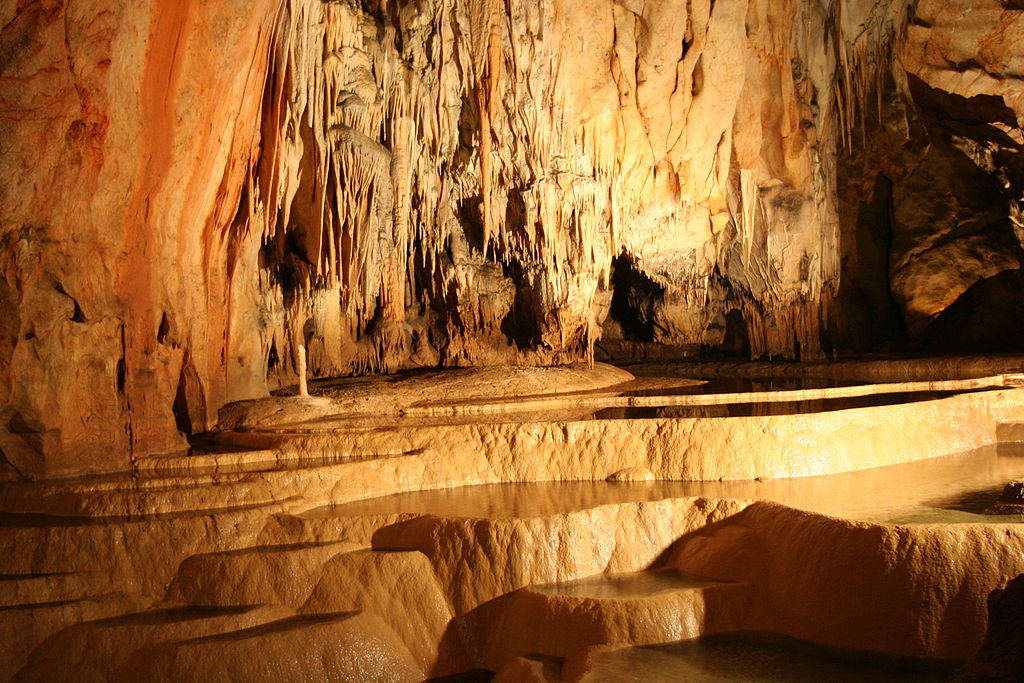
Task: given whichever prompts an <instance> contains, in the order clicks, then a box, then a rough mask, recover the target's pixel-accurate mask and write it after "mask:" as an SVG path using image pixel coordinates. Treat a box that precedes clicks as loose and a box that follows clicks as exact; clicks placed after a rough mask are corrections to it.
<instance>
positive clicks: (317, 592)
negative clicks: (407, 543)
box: [302, 550, 466, 674]
mask: <svg viewBox="0 0 1024 683" xmlns="http://www.w3.org/2000/svg"><path fill="white" fill-rule="evenodd" d="M352 610H356V611H360V612H367V613H370V614H373V615H375V616H377V617H379V618H380V619H381V621H383V622H384V623H386V624H387V625H388V626H390V627H391V629H392V630H393V631H394V632H395V635H396V636H397V637H398V638H399V640H401V641H402V643H404V644H405V646H406V647H407V648H408V649H409V652H410V653H411V654H412V656H413V659H415V660H416V662H417V664H418V665H419V667H420V668H421V669H422V670H423V671H425V672H427V673H431V672H433V673H435V674H443V673H452V672H456V671H461V670H463V669H464V668H465V666H466V662H465V661H464V660H463V658H462V657H461V656H460V654H459V652H458V651H453V649H452V644H451V643H450V642H444V635H445V629H446V628H447V627H448V622H449V621H450V620H451V618H452V609H451V606H450V605H449V603H448V599H447V597H446V596H445V594H444V592H443V591H442V590H441V586H440V584H438V582H437V578H436V577H435V576H434V569H433V567H432V566H431V564H430V562H429V561H428V560H427V558H426V557H425V556H424V555H423V554H421V553H418V552H390V551H381V550H364V551H356V552H349V553H345V554H342V555H338V556H336V557H334V558H333V559H331V560H330V561H329V562H328V563H327V565H326V566H324V568H323V572H322V575H321V578H320V581H319V582H318V583H317V585H316V588H315V589H314V590H313V592H312V594H311V595H310V596H309V600H307V601H306V604H305V605H303V607H302V613H303V614H329V613H334V612H347V611H352Z"/></svg>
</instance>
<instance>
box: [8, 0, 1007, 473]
mask: <svg viewBox="0 0 1024 683" xmlns="http://www.w3.org/2000/svg"><path fill="white" fill-rule="evenodd" d="M994 2H995V0H989V4H993V3H994ZM847 4H849V3H845V4H844V5H843V7H846V5H847ZM905 4H906V3H904V2H897V3H875V2H867V1H865V2H856V3H853V4H852V5H850V7H848V8H846V9H843V10H842V11H840V10H839V9H838V8H839V7H840V6H839V5H835V4H833V5H824V6H823V5H821V3H818V2H811V1H810V0H785V1H784V2H777V1H775V0H772V1H769V0H737V1H736V2H723V3H712V2H695V3H694V2H691V3H683V2H677V1H675V0H673V1H672V2H659V3H654V2H649V3H630V4H627V5H621V4H619V3H616V2H612V1H611V0H587V2H585V3H579V2H566V1H565V0H545V1H544V2H539V3H538V2H532V1H529V2H527V1H524V0H516V1H515V2H512V3H505V4H500V3H499V4H493V3H487V2H484V0H430V1H429V2H425V3H418V4H410V3H387V2H372V3H369V4H366V3H364V4H362V5H353V4H347V3H331V2H321V0H260V1H259V2H256V3H251V2H250V3H241V2H239V1H238V0H232V1H231V2H222V3H216V4H215V5H211V4H208V3H203V2H199V1H198V0H188V1H186V2H180V3H177V4H175V6H174V8H173V9H168V8H167V7H166V6H165V3H160V2H156V1H155V0H145V1H144V2H140V3H124V2H116V3H114V4H113V5H111V4H110V3H107V2H98V0H69V2H66V3H60V4H58V5H54V6H53V7H50V6H49V5H48V4H46V3H44V2H42V1H41V0H34V1H32V2H25V3H21V4H19V5H18V6H17V7H14V6H12V7H10V8H8V9H6V10H5V14H4V16H3V19H4V24H3V29H2V33H0V52H2V53H3V54H4V56H5V59H4V67H3V72H2V74H0V100H2V101H3V102H4V103H5V105H4V106H5V110H4V124H3V126H4V127H3V135H4V139H5V143H6V144H5V146H4V149H5V152H4V155H3V156H2V158H0V178H2V179H3V181H4V182H3V183H0V187H2V188H3V190H2V193H0V216H2V218H0V245H2V248H0V274H2V275H0V308H2V310H3V312H4V315H3V316H2V320H3V322H2V323H0V433H2V436H0V444H2V445H0V448H2V449H3V454H4V455H3V458H4V460H5V461H6V463H7V464H6V465H5V468H6V469H7V470H8V471H9V473H11V472H16V473H20V475H21V476H26V477H52V476H58V475H61V474H67V473H75V472H85V471H100V470H109V469H115V468H121V469H125V468H128V467H129V466H130V464H131V461H132V460H131V459H132V457H133V456H134V457H138V456H143V455H148V454H153V453H158V452H166V451H170V450H175V449H181V448H183V447H184V445H185V443H184V441H183V439H182V435H183V434H190V433H193V432H197V431H202V430H204V429H206V428H208V427H210V426H211V425H212V424H213V421H214V419H215V415H216V411H217V409H218V408H219V407H221V406H222V405H224V404H225V403H227V402H229V401H233V400H239V399H246V398H254V397H259V396H265V395H266V393H267V391H268V390H271V389H275V388H278V387H281V386H288V385H292V384H294V382H295V379H296V368H297V363H298V348H299V347H300V346H302V347H303V348H305V349H307V350H308V355H309V358H308V361H309V370H310V373H311V375H312V376H313V377H325V376H336V375H339V374H346V373H362V372H367V371H393V370H397V369H401V368H410V367H417V366H437V365H442V366H463V365H487V364H494V363H526V364H556V363H562V362H570V361H575V360H579V359H583V358H592V357H593V354H594V347H595V344H596V343H597V342H598V340H599V339H600V337H601V335H602V334H603V329H605V327H606V328H607V329H608V331H609V334H617V333H616V332H615V330H619V331H620V332H621V331H623V330H625V331H626V334H627V336H629V335H631V334H633V332H630V325H629V322H630V321H631V320H633V319H638V320H641V322H642V324H643V326H645V330H646V332H645V334H644V335H641V336H644V337H645V339H644V340H641V341H653V342H660V343H665V344H671V345H674V346H676V347H679V348H689V349H691V350H698V349H700V348H702V347H717V346H720V345H725V346H727V347H730V348H733V347H735V348H736V349H738V350H740V351H741V352H749V354H751V355H753V356H761V355H763V354H770V355H771V354H775V355H785V356H789V357H794V356H797V355H803V356H804V357H811V356H815V355H819V354H820V353H821V351H820V349H821V346H822V343H821V335H822V332H823V331H827V329H828V328H829V327H830V325H831V323H830V321H829V317H830V313H829V311H830V302H831V301H832V300H833V298H834V296H835V292H836V290H837V287H838V278H839V277H840V274H841V272H840V271H841V268H840V263H841V259H842V258H843V256H844V251H843V249H842V248H841V240H840V223H839V216H838V200H837V173H836V154H837V151H838V149H839V145H840V141H841V140H846V141H847V143H849V142H850V132H851V131H852V130H854V129H855V128H856V126H857V125H858V123H860V121H861V119H864V118H867V114H866V113H865V112H866V108H865V106H866V103H867V102H868V101H870V99H871V98H870V94H871V93H870V92H869V88H868V87H867V84H868V83H870V82H871V81H872V79H873V78H875V77H878V78H882V76H880V75H879V74H882V75H884V73H885V68H886V67H887V66H889V65H890V64H892V63H895V59H894V58H893V55H894V54H895V53H896V52H897V50H896V47H895V44H896V43H897V42H898V38H900V37H901V36H903V35H904V34H905V33H906V31H905V22H906V15H905ZM933 4H934V3H933ZM922 5H923V6H925V7H924V9H922V10H920V12H921V13H922V16H924V14H927V13H929V12H930V13H932V14H941V16H939V17H937V18H936V19H935V21H934V22H932V24H931V25H932V26H933V29H934V37H932V38H929V39H928V40H927V41H924V42H926V43H927V45H926V46H925V47H924V48H921V49H920V50H918V52H916V53H914V54H918V53H920V54H921V55H923V57H922V58H921V59H920V60H919V61H920V62H921V63H922V65H923V66H921V67H920V68H918V67H917V66H916V65H915V67H914V69H915V72H916V73H918V75H919V76H920V77H921V78H924V79H925V80H927V81H928V82H929V83H932V84H933V85H935V84H937V83H939V80H938V79H939V76H937V75H936V74H935V73H933V71H936V68H933V66H932V65H933V63H934V62H935V61H936V60H934V59H932V56H933V55H935V54H939V55H942V56H944V57H945V56H948V57H949V58H950V59H962V58H964V56H966V55H967V54H968V53H969V52H971V50H974V52H976V53H977V61H978V63H979V64H981V65H983V66H984V67H985V68H987V69H990V70H991V73H993V74H996V75H997V76H1000V77H1002V76H1003V75H1006V76H1010V75H1013V74H1015V73H1017V71H1018V70H1019V68H1018V67H1019V64H1018V63H1019V61H1020V56H1019V54H1018V52H1019V50H1018V49H1017V47H1016V44H1015V43H1014V42H1013V41H1012V40H1003V39H1002V38H1001V37H1003V36H1011V35H1014V34H1013V31H1014V30H1015V27H1016V25H1017V24H1016V23H1014V22H1017V21H1018V20H1017V19H1016V18H1014V17H1013V16H1012V15H1015V14H1016V12H1014V11H1011V10H1008V11H1006V12H1003V13H1002V14H1005V15H1008V17H1006V18H1004V17H1002V14H1000V15H999V16H996V13H995V12H993V11H992V10H993V9H995V6H994V5H993V7H988V6H986V7H985V8H982V9H980V10H979V12H980V14H979V16H982V15H983V16H984V18H985V20H986V21H988V22H989V24H990V25H991V30H988V31H975V30H973V28H972V30H971V32H969V33H967V34H964V35H969V36H971V38H969V39H964V38H958V37H956V36H960V35H961V34H963V32H962V31H961V32H959V33H958V31H960V27H959V25H958V24H957V23H956V22H957V21H959V20H958V19H956V16H957V15H956V14H955V12H954V11H953V10H952V9H951V10H949V12H948V13H946V14H942V13H941V12H938V10H936V9H934V8H931V5H929V4H928V3H922ZM929 8H930V9H929ZM1000 9H1001V8H1000ZM940 20H941V21H940ZM925 23H926V22H925V21H923V20H922V21H921V22H919V24H920V25H922V26H923V25H924V24H925ZM972 26H973V24H972ZM917 28H918V24H915V26H914V27H913V29H914V30H913V31H911V32H910V33H911V35H910V38H909V40H908V44H909V45H911V46H918V45H921V44H922V41H921V40H918V37H917V33H918V31H917ZM226 35H230V36H232V39H231V40H225V38H224V36H226ZM974 38H977V39H978V40H977V41H975V40H974ZM915 49H916V48H915ZM966 59H967V62H965V63H973V62H971V61H970V60H971V59H973V57H966ZM928 60H930V61H928ZM957 63H960V62H957ZM926 72H927V73H926ZM986 73H988V72H986ZM996 81H998V82H996ZM978 83H979V84H978V85H977V86H974V87H975V89H978V88H987V90H986V92H991V93H995V94H998V95H999V96H1002V97H1004V98H1005V99H1006V100H1007V102H1011V101H1012V102H1011V105H1010V106H1011V107H1013V106H1017V105H1016V104H1013V102H1017V101H1018V100H1019V93H1018V91H1017V90H1016V89H1015V88H1016V86H1015V85H1013V79H1011V78H1003V79H1002V80H1001V81H999V79H998V78H995V77H992V78H982V79H980V80H979V81H978ZM943 87H946V86H945V85H943ZM952 87H953V86H952V85H950V86H949V88H952ZM950 91H952V90H950ZM973 94H974V93H973V92H972V93H968V95H967V96H973ZM1007 149H1009V148H1007ZM1004 166H1005V164H1004ZM1002 232H1003V233H1005V230H1003V231H1002ZM999 244H1002V243H1001V242H1000V243H999ZM968 251H970V250H967V251H965V250H963V249H961V250H960V251H957V252H956V253H957V254H958V255H965V254H967V253H968ZM971 253H973V252H971ZM985 253H989V252H985ZM991 253H992V255H993V257H994V256H995V252H991ZM1014 253H1015V252H1014ZM1010 258H1012V255H1011V256H1007V254H1006V253H1004V252H999V259H997V260H996V264H997V266H998V268H1004V267H1005V266H1007V264H1008V263H1009V261H1008V260H1007V259H1010ZM613 260H614V261H615V263H616V264H617V265H615V266H614V270H615V271H616V272H614V273H613ZM973 262H974V263H975V265H976V266H977V267H976V268H975V269H974V271H975V272H974V274H973V275H970V276H969V277H967V278H966V279H964V278H962V279H961V280H962V282H960V285H958V286H963V285H966V284H968V282H969V281H970V280H971V279H972V278H974V279H976V278H977V277H987V275H988V274H989V273H990V272H991V271H992V270H993V268H996V267H997V266H986V265H984V264H985V263H987V260H986V259H985V258H983V255H981V256H979V258H977V259H974V261H973ZM633 275H635V276H636V277H634V276H633ZM911 279H912V280H914V279H916V278H911ZM613 280H615V281H617V282H619V284H618V285H616V284H614V283H613ZM922 286H923V285H922ZM613 289H615V290H616V292H613ZM903 290H906V291H908V292H911V294H910V295H908V296H910V298H911V299H914V300H916V298H917V297H916V295H914V294H913V292H915V291H917V286H916V285H915V284H914V283H911V284H910V285H908V286H907V287H902V288H901V291H903ZM926 298H928V297H926ZM933 303H934V302H933ZM939 303H943V302H939ZM928 306H932V304H928V305H925V303H924V302H922V304H921V306H917V305H916V304H914V305H911V306H910V307H908V309H907V310H908V311H912V312H915V315H916V311H918V309H919V308H920V309H921V310H924V309H927V308H928ZM932 307H934V306H932ZM605 323H607V325H606V326H605V325H604V324H605ZM646 337H649V339H646ZM638 339H639V338H638ZM740 340H745V341H742V342H741V341H740ZM69 369H70V371H69ZM86 397H89V398H88V400H85V399H86ZM99 435H103V436H102V437H100V436H99Z"/></svg>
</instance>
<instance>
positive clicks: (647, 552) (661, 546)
mask: <svg viewBox="0 0 1024 683" xmlns="http://www.w3.org/2000/svg"><path fill="white" fill-rule="evenodd" d="M744 505H745V503H744V502H740V501H724V500H723V501H714V500H705V499H702V498H679V499H669V500H661V501H652V502H638V503H624V504H611V505H602V506H598V507H595V508H591V509H587V510H578V511H575V512H567V513H562V514H553V515H547V516H539V517H524V518H515V517H508V518H498V519H465V518H445V517H433V516H426V517H420V518H417V519H413V520H410V521H407V522H401V523H399V524H395V525H393V526H390V527H383V528H381V529H380V530H379V531H378V532H377V533H376V534H374V537H373V545H374V547H375V548H389V549H398V548H402V549H410V550H412V549H415V550H419V551H420V552H422V553H423V554H424V555H426V556H427V557H428V558H429V559H430V561H431V563H432V564H433V566H434V570H435V571H436V572H437V576H438V579H439V580H440V582H441V585H442V587H443V588H444V590H445V592H446V593H447V594H448V595H449V596H450V599H451V601H452V606H453V608H454V612H455V614H456V615H461V614H464V613H466V612H469V611H470V610H472V609H474V608H476V607H478V606H479V605H481V604H483V603H485V602H487V601H489V600H491V599H493V598H496V597H498V596H501V595H504V594H506V593H509V592H511V591H513V590H516V589H517V588H522V587H524V586H529V585H532V584H545V583H552V582H556V581H572V580H575V579H580V578H583V577H585V576H592V575H594V574H599V573H602V572H629V571H637V570H640V569H642V568H644V567H646V566H648V565H649V564H650V563H652V562H653V561H654V560H655V559H656V558H657V557H658V556H659V555H660V554H661V553H662V552H664V551H665V549H666V548H668V547H669V545H671V543H672V542H673V541H674V540H675V539H676V538H678V537H679V536H681V535H683V534H685V533H687V532H690V531H693V530H696V529H699V528H701V527H703V526H704V525H706V524H708V523H709V522H711V521H715V520H720V519H723V518H725V517H727V516H729V515H732V514H735V513H736V512H738V511H739V510H741V509H742V508H743V506H744Z"/></svg>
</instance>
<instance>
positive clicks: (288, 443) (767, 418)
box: [0, 359, 1024, 682]
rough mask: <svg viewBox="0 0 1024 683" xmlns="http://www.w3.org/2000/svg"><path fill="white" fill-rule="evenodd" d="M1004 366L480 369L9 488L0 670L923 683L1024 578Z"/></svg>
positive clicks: (245, 414)
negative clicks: (297, 665) (296, 656)
mask: <svg viewBox="0 0 1024 683" xmlns="http://www.w3.org/2000/svg"><path fill="white" fill-rule="evenodd" d="M1001 363H1002V364H1000V362H994V361H991V360H979V359H974V360H969V359H968V360H961V361H958V362H956V363H946V365H945V366H941V365H940V366H939V367H938V368H936V366H935V364H924V365H922V364H918V365H904V366H902V368H901V367H900V366H896V367H895V369H893V368H891V367H890V372H892V374H893V376H892V377H890V378H889V379H890V380H891V381H888V382H885V381H880V379H882V377H880V376H879V373H880V369H879V367H878V366H875V365H872V364H870V363H864V362H860V363H850V364H842V363H839V364H830V366H806V367H805V368H803V370H804V371H806V373H807V376H806V377H800V376H793V375H792V373H794V372H797V371H798V370H800V368H799V367H798V366H778V367H777V368H776V369H777V370H778V372H777V373H776V374H775V375H774V376H767V377H757V376H750V375H756V374H757V373H758V372H763V371H764V368H763V367H757V366H742V365H741V366H737V365H731V366H715V365H705V366H700V367H699V368H696V367H694V366H684V365H680V366H671V365H664V364H662V365H657V366H649V367H639V366H638V367H634V368H632V369H633V370H636V371H637V373H636V374H634V373H631V372H629V371H627V370H624V369H619V368H613V367H610V366H601V365H598V366H597V367H595V368H594V369H593V370H591V369H588V368H586V367H576V368H561V369H558V368H554V369H547V370H544V369H537V368H512V369H507V368H503V369H493V370H479V369H476V370H467V371H459V372H446V373H433V374H431V373H413V374H408V375H405V376H398V377H394V378H387V379H378V380H365V379H364V380H353V381H350V382H341V381H331V382H323V383H313V385H312V387H311V393H312V394H313V395H312V396H309V397H295V396H291V395H286V394H282V395H278V396H273V397H270V398H267V399H260V400H256V401H249V402H242V403H238V404H233V405H229V406H227V407H226V408H225V409H224V410H223V411H222V412H221V423H220V428H219V429H218V430H216V431H214V432H210V433H207V434H205V435H203V436H202V438H201V439H197V440H196V442H195V447H194V448H193V449H192V450H190V451H189V452H182V453H169V454H165V455H161V456H154V457H150V458H146V459H143V460H140V461H138V462H137V463H135V465H134V467H133V469H132V470H131V471H126V472H120V473H104V474H102V475H99V474H98V475H96V476H92V477H79V478H73V479H63V480H61V479H57V480H49V481H42V482H7V483H4V484H3V485H2V487H0V511H2V513H3V514H2V516H0V551H2V556H3V557H5V558H7V559H5V560H4V561H3V565H2V567H0V573H2V574H3V578H2V579H0V589H3V592H2V595H3V596H4V600H5V603H4V605H5V606H4V607H3V610H4V614H5V619H4V620H3V623H2V625H0V630H2V631H3V633H2V634H0V635H3V636H4V637H5V638H6V640H5V641H4V642H6V645H4V648H6V650H7V657H6V658H5V659H4V661H5V662H6V664H5V666H6V667H7V668H6V669H4V670H3V671H0V674H2V675H3V676H10V675H13V674H15V673H16V672H19V671H20V674H19V676H20V678H19V680H53V679H54V678H61V677H71V676H73V675H75V674H76V673H77V672H81V671H94V672H115V673H114V675H113V677H114V678H115V679H118V680H122V679H123V680H128V679H133V680H137V679H138V678H139V677H140V676H141V677H143V678H151V677H154V676H156V677H159V676H161V675H164V674H162V673H160V672H162V671H164V670H165V669H166V671H169V672H172V673H173V675H174V676H175V677H181V678H194V677H196V676H198V675H199V672H201V671H205V670H208V669H209V667H210V666H213V664H211V661H213V660H211V657H213V658H214V659H216V657H217V656H219V655H218V654H217V653H221V652H223V651H224V650H223V648H224V647H228V644H230V649H231V650H232V651H233V652H235V651H237V652H236V654H234V655H232V656H233V657H243V658H248V659H247V661H252V662H262V661H264V660H266V662H267V665H268V666H269V665H270V659H267V658H273V657H279V656H281V655H280V653H281V652H283V651H285V650H287V649H288V648H291V647H293V646H294V644H296V643H302V644H303V648H306V649H304V650H303V651H304V652H306V653H307V655H308V657H310V658H314V659H316V660H317V661H322V660H323V658H324V657H327V658H330V657H333V656H335V655H334V654H331V653H334V652H335V650H333V649H331V648H332V647H334V646H332V645H331V643H336V642H350V641H351V642H353V643H354V642H359V643H362V645H358V646H356V645H353V646H352V647H353V648H354V649H352V648H349V649H347V650H346V651H345V656H344V658H343V660H338V663H337V666H338V667H341V668H344V667H346V666H348V667H356V668H355V669H353V670H354V671H355V670H368V669H365V667H369V666H371V662H378V663H379V662H380V661H382V660H380V659H379V658H380V657H381V656H383V655H381V653H382V652H386V653H388V654H387V656H386V657H385V659H386V667H385V669H386V670H387V671H389V672H399V673H401V672H406V673H401V675H398V674H395V675H396V676H398V678H397V679H396V680H406V679H408V680H415V679H417V678H418V677H419V678H429V677H443V676H457V675H467V676H469V675H470V672H476V673H472V676H477V677H478V678H479V677H481V676H483V677H485V678H486V677H489V676H492V675H493V676H494V678H495V680H501V681H514V680H530V679H532V680H546V681H562V680H587V681H598V680H601V681H614V680H633V679H634V678H635V677H637V676H639V677H640V678H642V679H643V680H695V681H709V682H710V681H733V680H754V681H803V680H808V681H809V680H821V679H822V677H825V678H827V679H829V680H836V681H843V680H865V681H876V680H877V681H884V680H912V681H933V680H935V681H937V680H942V679H943V677H945V676H947V675H948V674H949V673H950V672H951V671H952V670H953V669H955V668H956V667H957V666H958V665H959V663H960V662H962V661H963V660H964V658H966V657H967V656H969V655H970V654H971V653H972V652H973V651H974V650H975V649H977V647H978V644H979V643H980V642H981V639H982V636H983V634H984V631H985V624H986V604H985V601H986V598H987V596H988V593H989V592H990V591H991V590H992V589H993V588H996V587H998V586H1001V585H1003V584H1004V583H1005V582H1006V581H1007V580H1009V579H1010V578H1012V577H1013V576H1016V575H1017V574H1019V573H1022V572H1024V525H1022V524H1021V522H1022V521H1024V516H1022V515H1017V514H992V512H993V511H992V508H993V506H994V505H995V503H996V501H997V499H998V497H999V494H1000V492H1001V491H1002V488H1003V487H1004V486H1005V484H1006V483H1007V482H1009V481H1012V480H1015V479H1021V478H1024V429H1022V425H1024V391H1021V390H1020V389H1018V388H1016V387H1017V385H1018V384H1019V376H1018V375H1017V374H1016V372H1015V371H1016V368H1017V366H1018V364H1017V363H1016V361H1011V360H1009V359H1008V360H1005V361H1002V362H1001ZM695 370H699V371H695ZM552 388H554V389H555V390H554V391H553V390H552ZM69 549H74V552H69ZM780 577H786V578H780ZM851 596H852V597H851ZM254 606H260V607H254ZM157 614H159V615H160V616H159V619H157V618H156V617H155V616H153V615H157ZM147 615H149V616H147ZM353 615H356V616H353ZM195 629H198V630H196V631H195V632H196V633H205V634H208V635H207V636H204V638H199V639H196V638H190V637H186V634H188V633H189V632H191V631H193V630H195ZM339 639H340V640H339ZM346 639H347V640H346ZM353 639H354V640H353ZM85 643H88V644H89V646H88V647H85V646H84V645H83V644H85ZM69 651H75V652H77V653H78V654H76V655H75V656H74V657H70V658H69V657H67V656H64V655H62V654H61V653H66V652H69ZM274 652H278V653H279V654H276V655H275V654H273V653H274ZM310 661H313V660H312V659H311V660H310ZM332 661H333V660H332ZM310 666H313V664H310ZM316 666H319V664H317V665H316ZM373 666H377V665H376V664H374V665H373ZM167 667H169V668H167ZM359 667H364V669H360V668H359ZM339 670H340V669H339ZM409 672H413V673H409ZM684 674H685V677H684V678H680V676H684ZM103 675H104V676H107V673H104V674H103ZM168 675H170V674H168ZM389 675H390V674H389ZM403 677H404V678H403ZM894 677H895V678H894ZM453 680H456V679H453Z"/></svg>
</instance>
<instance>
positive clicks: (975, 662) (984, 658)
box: [951, 575, 1024, 683]
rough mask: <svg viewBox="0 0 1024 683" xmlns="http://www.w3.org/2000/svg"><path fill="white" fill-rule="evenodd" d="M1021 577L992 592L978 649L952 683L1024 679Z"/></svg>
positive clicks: (1023, 578)
mask: <svg viewBox="0 0 1024 683" xmlns="http://www.w3.org/2000/svg"><path fill="white" fill-rule="evenodd" d="M1022 643H1024V575H1021V576H1018V577H1017V578H1015V579H1013V580H1012V581H1010V582H1009V583H1008V584H1006V587H1005V588H1001V589H997V590H994V591H992V593H991V594H990V595H989V598H988V630H987V631H986V633H985V641H984V642H983V643H982V645H981V648H980V649H979V650H978V652H977V653H975V655H974V656H973V657H971V659H970V660H968V662H967V664H965V665H964V667H963V669H961V670H960V671H959V672H957V675H956V676H954V677H953V679H952V680H951V683H1010V681H1019V680H1020V679H1021V678H1022V677H1024V646H1022Z"/></svg>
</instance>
